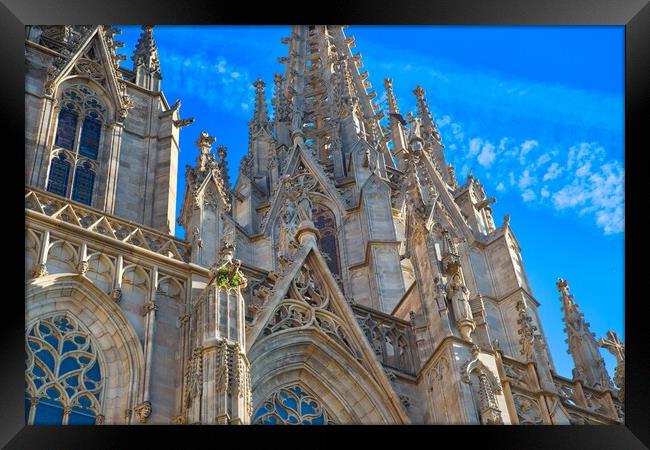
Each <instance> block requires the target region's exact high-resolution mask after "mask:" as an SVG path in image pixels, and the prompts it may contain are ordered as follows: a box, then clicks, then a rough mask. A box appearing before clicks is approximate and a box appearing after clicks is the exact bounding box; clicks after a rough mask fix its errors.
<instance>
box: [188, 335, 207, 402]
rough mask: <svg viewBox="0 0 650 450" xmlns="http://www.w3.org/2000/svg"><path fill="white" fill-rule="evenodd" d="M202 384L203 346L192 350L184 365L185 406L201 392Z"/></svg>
mask: <svg viewBox="0 0 650 450" xmlns="http://www.w3.org/2000/svg"><path fill="white" fill-rule="evenodd" d="M202 384H203V348H202V347H196V348H195V349H194V350H192V354H191V355H190V357H189V360H188V362H187V365H186V367H185V389H184V393H185V399H184V400H185V407H186V408H189V407H190V406H191V404H192V400H194V399H195V398H196V396H197V395H199V393H200V392H201V389H202Z"/></svg>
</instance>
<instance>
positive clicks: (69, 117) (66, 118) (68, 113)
mask: <svg viewBox="0 0 650 450" xmlns="http://www.w3.org/2000/svg"><path fill="white" fill-rule="evenodd" d="M77 117H78V116H77V111H75V109H74V105H73V104H72V103H68V104H67V105H66V106H65V107H64V108H62V109H61V112H60V113H59V123H58V125H57V128H56V140H55V141H54V145H56V146H57V147H62V148H65V149H68V150H73V148H74V139H75V136H76V135H77Z"/></svg>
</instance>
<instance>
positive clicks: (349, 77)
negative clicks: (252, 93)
mask: <svg viewBox="0 0 650 450" xmlns="http://www.w3.org/2000/svg"><path fill="white" fill-rule="evenodd" d="M282 42H283V43H285V44H287V45H288V47H289V48H288V55H287V56H285V57H281V58H280V59H279V61H280V62H281V63H284V65H285V72H284V76H283V77H280V76H276V77H275V84H276V87H275V99H274V105H275V108H276V115H275V123H274V126H275V129H276V135H277V139H278V141H279V142H278V144H280V145H282V144H284V145H286V146H287V147H292V146H293V145H295V144H296V143H297V142H298V141H297V139H298V140H300V142H302V143H303V145H304V146H306V147H307V148H308V150H309V152H308V153H311V154H313V155H314V157H315V158H316V159H317V160H318V162H320V163H321V164H322V165H323V166H325V167H326V171H327V172H328V173H331V174H332V175H333V176H334V178H340V177H343V176H346V175H348V174H347V173H345V169H344V167H345V166H346V164H345V163H344V161H345V158H346V153H349V152H350V151H351V150H352V148H354V147H355V146H356V144H357V142H358V141H359V139H362V140H365V141H366V142H367V143H368V144H369V145H370V147H372V148H373V149H378V150H379V151H380V153H383V154H384V159H385V160H386V162H385V164H386V165H391V166H394V163H393V161H392V157H391V155H390V152H389V150H388V147H387V145H386V143H385V142H384V141H383V139H381V136H380V133H379V130H380V124H379V118H380V117H381V113H378V112H376V110H377V109H378V108H379V107H380V106H379V105H376V104H373V103H372V100H373V99H374V98H375V97H376V95H377V94H376V92H373V91H370V90H369V88H370V87H371V86H372V85H371V84H370V82H369V81H368V80H367V77H368V72H367V71H365V72H360V71H359V68H360V67H362V65H363V64H362V62H361V54H360V53H356V54H353V53H352V48H353V47H354V38H353V37H346V36H345V35H344V33H343V28H342V27H341V26H330V25H311V26H303V25H300V26H294V27H293V28H292V32H291V36H290V37H287V38H284V39H282ZM280 122H281V123H282V124H280ZM283 128H286V129H287V130H286V131H285V132H281V130H282V129H283ZM301 138H302V139H301ZM334 144H336V145H334ZM339 144H340V145H339ZM339 151H340V153H337V152H339Z"/></svg>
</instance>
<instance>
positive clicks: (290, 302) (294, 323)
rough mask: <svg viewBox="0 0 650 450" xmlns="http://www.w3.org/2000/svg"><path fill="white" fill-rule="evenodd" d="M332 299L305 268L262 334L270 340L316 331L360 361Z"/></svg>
mask: <svg viewBox="0 0 650 450" xmlns="http://www.w3.org/2000/svg"><path fill="white" fill-rule="evenodd" d="M331 295H332V294H331V293H330V291H329V289H328V288H327V287H326V286H324V283H323V282H322V281H321V280H320V279H319V278H318V277H317V276H316V275H315V274H314V272H313V270H312V269H311V267H309V265H308V264H304V265H303V267H302V268H301V269H300V271H299V272H298V274H297V275H296V277H295V279H294V280H293V281H292V283H291V288H290V289H289V293H288V294H287V297H286V298H285V299H284V300H283V301H282V302H281V303H280V304H279V305H278V306H277V307H276V309H275V311H274V312H273V315H272V316H271V320H270V321H269V323H268V324H267V325H266V326H265V328H264V331H263V334H264V335H265V336H268V335H270V334H273V333H276V332H278V331H281V330H286V329H289V328H310V327H313V328H317V329H319V330H320V331H322V332H323V333H325V334H326V335H327V336H328V337H330V338H332V339H333V340H334V341H336V342H337V343H338V344H339V345H340V346H341V347H343V348H344V349H345V350H346V351H348V352H349V353H350V354H351V355H352V356H354V357H355V358H357V357H358V356H359V352H358V350H357V349H356V348H355V347H354V346H353V345H352V343H351V342H350V340H349V337H348V336H349V333H350V332H349V331H348V330H347V327H346V326H345V325H344V324H343V323H342V322H341V321H340V319H339V318H338V317H337V313H336V312H335V311H334V310H333V307H332V303H331Z"/></svg>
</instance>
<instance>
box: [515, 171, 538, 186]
mask: <svg viewBox="0 0 650 450" xmlns="http://www.w3.org/2000/svg"><path fill="white" fill-rule="evenodd" d="M536 181H537V180H536V179H535V177H534V176H532V175H531V174H530V170H528V169H526V170H524V173H522V174H521V177H519V183H518V186H519V189H521V190H522V191H523V190H525V189H526V188H527V187H529V186H533V185H534V184H535V183H536Z"/></svg>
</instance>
